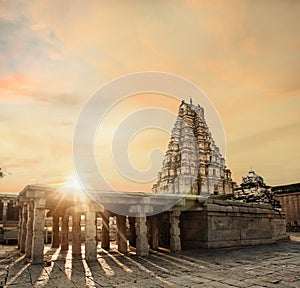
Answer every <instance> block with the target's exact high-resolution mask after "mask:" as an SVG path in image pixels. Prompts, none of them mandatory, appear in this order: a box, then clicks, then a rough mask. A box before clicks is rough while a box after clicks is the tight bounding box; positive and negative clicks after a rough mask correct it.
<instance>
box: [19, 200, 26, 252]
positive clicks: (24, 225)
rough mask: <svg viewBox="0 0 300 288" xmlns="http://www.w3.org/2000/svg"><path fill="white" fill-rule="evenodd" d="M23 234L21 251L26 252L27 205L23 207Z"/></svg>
mask: <svg viewBox="0 0 300 288" xmlns="http://www.w3.org/2000/svg"><path fill="white" fill-rule="evenodd" d="M21 229H22V234H21V239H20V251H21V252H25V241H26V235H27V205H26V204H25V203H24V204H23V207H22V227H21Z"/></svg>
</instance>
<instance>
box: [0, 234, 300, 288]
mask: <svg viewBox="0 0 300 288" xmlns="http://www.w3.org/2000/svg"><path fill="white" fill-rule="evenodd" d="M292 237H293V241H280V242H278V243H276V244H274V245H263V246H252V247H244V248H242V249H240V248H236V249H230V250H228V249H217V250H214V249H210V250H203V249H202V250H200V251H195V250H193V251H182V252H181V253H180V254H170V253H162V252H160V251H153V252H152V253H150V254H149V256H148V257H147V258H146V259H143V258H140V257H136V256H135V255H132V254H129V255H127V256H126V257H123V256H121V255H120V254H119V253H118V251H117V250H116V249H114V250H112V251H110V252H108V253H107V254H106V253H105V254H102V253H101V248H99V250H98V251H99V259H98V261H97V262H86V261H83V260H72V261H70V259H69V258H68V256H66V255H64V254H61V255H59V257H58V258H57V255H55V254H54V253H55V252H56V249H50V250H48V252H47V254H48V257H49V258H48V259H49V262H50V263H51V264H50V265H49V266H46V265H34V266H32V265H30V263H27V262H26V259H24V258H22V257H20V256H19V255H18V254H17V253H15V250H14V247H13V246H8V248H10V249H12V251H8V250H7V249H8V248H6V247H4V246H3V247H1V248H2V249H0V259H3V258H4V257H6V256H7V255H9V257H11V259H12V261H11V262H10V263H9V264H8V267H7V266H6V265H7V264H4V265H3V262H2V261H1V263H0V283H4V282H6V286H7V287H13V288H14V287H16V288H17V287H120V288H125V287H126V288H127V287H134V288H138V287H145V288H148V287H149V288H150V287H204V288H205V287H228V288H234V287H251V288H252V287H270V288H271V287H278V288H287V287H299V280H300V275H299V272H298V270H297V268H298V266H299V263H300V237H299V235H298V236H297V235H294V236H292ZM47 248H49V247H47ZM45 251H46V250H45ZM4 255H5V256H4ZM113 259H114V260H113ZM67 263H69V266H68V264H67ZM1 271H4V272H5V273H3V274H1ZM6 271H7V272H6ZM3 286H5V285H3ZM6 286H5V287H6Z"/></svg>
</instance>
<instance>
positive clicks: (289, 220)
mask: <svg viewBox="0 0 300 288" xmlns="http://www.w3.org/2000/svg"><path fill="white" fill-rule="evenodd" d="M272 191H273V192H274V193H275V195H276V198H277V199H278V200H279V202H280V204H281V206H282V209H283V211H284V212H285V219H286V224H287V229H288V230H290V231H300V183H297V184H291V185H283V186H276V187H273V188H272Z"/></svg>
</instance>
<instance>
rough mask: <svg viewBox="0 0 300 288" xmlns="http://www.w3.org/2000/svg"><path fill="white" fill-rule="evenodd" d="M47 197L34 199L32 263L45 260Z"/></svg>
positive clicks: (39, 262)
mask: <svg viewBox="0 0 300 288" xmlns="http://www.w3.org/2000/svg"><path fill="white" fill-rule="evenodd" d="M45 204H46V199H39V198H37V199H35V200H34V212H33V213H34V218H33V237H32V252H31V262H32V264H41V263H43V260H44V227H45Z"/></svg>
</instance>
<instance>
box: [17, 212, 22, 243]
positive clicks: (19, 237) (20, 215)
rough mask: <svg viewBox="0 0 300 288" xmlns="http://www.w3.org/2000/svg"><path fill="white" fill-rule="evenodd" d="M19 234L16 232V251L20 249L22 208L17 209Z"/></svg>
mask: <svg viewBox="0 0 300 288" xmlns="http://www.w3.org/2000/svg"><path fill="white" fill-rule="evenodd" d="M18 226H19V232H18V249H20V248H21V237H22V207H19V225H18Z"/></svg>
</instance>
